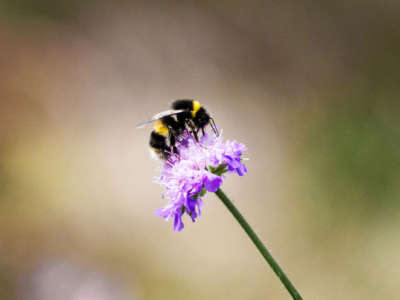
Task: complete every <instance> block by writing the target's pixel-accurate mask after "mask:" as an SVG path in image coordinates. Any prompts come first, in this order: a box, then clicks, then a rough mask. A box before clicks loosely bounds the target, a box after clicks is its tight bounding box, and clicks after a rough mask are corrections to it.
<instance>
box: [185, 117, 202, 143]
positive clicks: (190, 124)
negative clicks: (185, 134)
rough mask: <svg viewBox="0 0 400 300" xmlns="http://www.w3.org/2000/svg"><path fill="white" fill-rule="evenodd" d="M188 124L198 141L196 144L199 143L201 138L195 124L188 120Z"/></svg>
mask: <svg viewBox="0 0 400 300" xmlns="http://www.w3.org/2000/svg"><path fill="white" fill-rule="evenodd" d="M186 124H187V125H188V126H189V128H190V133H191V134H192V135H193V137H194V139H195V140H196V142H198V141H199V137H198V135H197V131H196V127H195V126H194V124H193V123H192V121H191V120H187V122H186Z"/></svg>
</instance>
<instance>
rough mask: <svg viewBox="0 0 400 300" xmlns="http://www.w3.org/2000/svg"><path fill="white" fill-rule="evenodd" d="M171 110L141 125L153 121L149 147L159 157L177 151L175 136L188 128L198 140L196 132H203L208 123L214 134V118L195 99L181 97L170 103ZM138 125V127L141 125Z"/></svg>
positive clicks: (166, 156)
mask: <svg viewBox="0 0 400 300" xmlns="http://www.w3.org/2000/svg"><path fill="white" fill-rule="evenodd" d="M171 108H172V110H168V111H165V112H161V113H159V114H157V115H155V116H154V117H153V119H152V120H151V121H146V122H144V123H142V125H144V124H146V123H149V122H152V121H155V123H154V126H153V131H152V132H151V134H150V141H149V144H150V147H151V149H152V150H153V151H154V153H155V154H156V155H157V156H158V157H159V158H161V159H168V157H169V155H170V154H171V153H178V151H177V148H176V146H175V144H176V140H177V138H178V137H179V136H180V135H181V134H182V133H183V132H184V131H185V130H188V131H189V132H190V133H191V134H193V136H194V138H195V139H196V141H198V133H199V131H200V130H201V131H202V133H203V134H204V133H205V127H206V126H207V125H208V124H210V125H211V127H212V129H213V130H214V132H215V133H216V135H218V130H217V128H216V126H215V123H214V120H213V119H212V118H211V116H210V115H209V114H208V113H207V111H206V110H205V108H204V107H202V106H201V105H200V103H199V102H198V101H196V100H190V99H181V100H175V101H173V102H172V104H171ZM142 125H140V127H141V126H142Z"/></svg>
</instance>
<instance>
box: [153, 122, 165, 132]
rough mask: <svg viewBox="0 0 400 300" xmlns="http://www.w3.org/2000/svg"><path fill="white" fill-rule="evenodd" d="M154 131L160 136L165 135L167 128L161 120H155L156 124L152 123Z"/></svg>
mask: <svg viewBox="0 0 400 300" xmlns="http://www.w3.org/2000/svg"><path fill="white" fill-rule="evenodd" d="M154 131H155V132H157V133H158V134H161V135H167V134H168V127H167V126H165V125H164V124H163V122H162V121H161V120H157V121H156V123H154Z"/></svg>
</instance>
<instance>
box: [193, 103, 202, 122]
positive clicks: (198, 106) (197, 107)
mask: <svg viewBox="0 0 400 300" xmlns="http://www.w3.org/2000/svg"><path fill="white" fill-rule="evenodd" d="M199 109H200V102H199V101H196V100H193V110H192V117H193V118H194V117H195V116H196V114H197V112H198V111H199Z"/></svg>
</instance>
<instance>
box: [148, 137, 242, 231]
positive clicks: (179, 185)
mask: <svg viewBox="0 0 400 300" xmlns="http://www.w3.org/2000/svg"><path fill="white" fill-rule="evenodd" d="M176 146H177V149H178V153H179V155H175V154H172V155H170V156H169V158H168V160H166V161H165V162H164V165H163V167H162V169H161V176H160V177H158V178H156V179H155V182H157V183H159V184H160V185H161V186H162V187H163V188H164V189H165V190H166V195H167V196H168V198H169V202H168V204H167V205H166V206H164V207H163V208H160V209H158V210H157V215H159V216H161V217H163V218H165V219H166V220H169V219H171V218H173V219H174V230H175V231H181V230H182V229H183V222H182V216H183V215H184V214H185V213H186V214H188V215H189V216H190V217H191V219H192V221H193V222H194V221H195V220H196V218H197V217H198V216H200V213H201V209H202V206H203V201H202V197H203V196H204V194H205V193H206V192H207V191H208V192H216V191H217V190H218V188H219V187H220V186H221V184H222V182H223V179H224V177H225V176H224V175H223V174H224V173H226V172H236V173H237V174H238V175H239V176H242V175H244V174H245V173H247V169H246V166H245V165H244V164H243V163H242V159H241V156H242V154H243V152H244V151H246V146H245V145H244V144H241V143H238V142H237V141H232V142H230V141H226V142H224V141H223V139H222V137H221V136H219V137H215V136H214V135H212V136H209V135H204V136H202V137H201V138H200V141H199V142H197V141H196V140H195V139H194V138H193V136H192V135H190V134H189V133H188V132H185V133H184V134H182V135H181V136H180V137H179V139H178V141H177V144H176Z"/></svg>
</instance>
